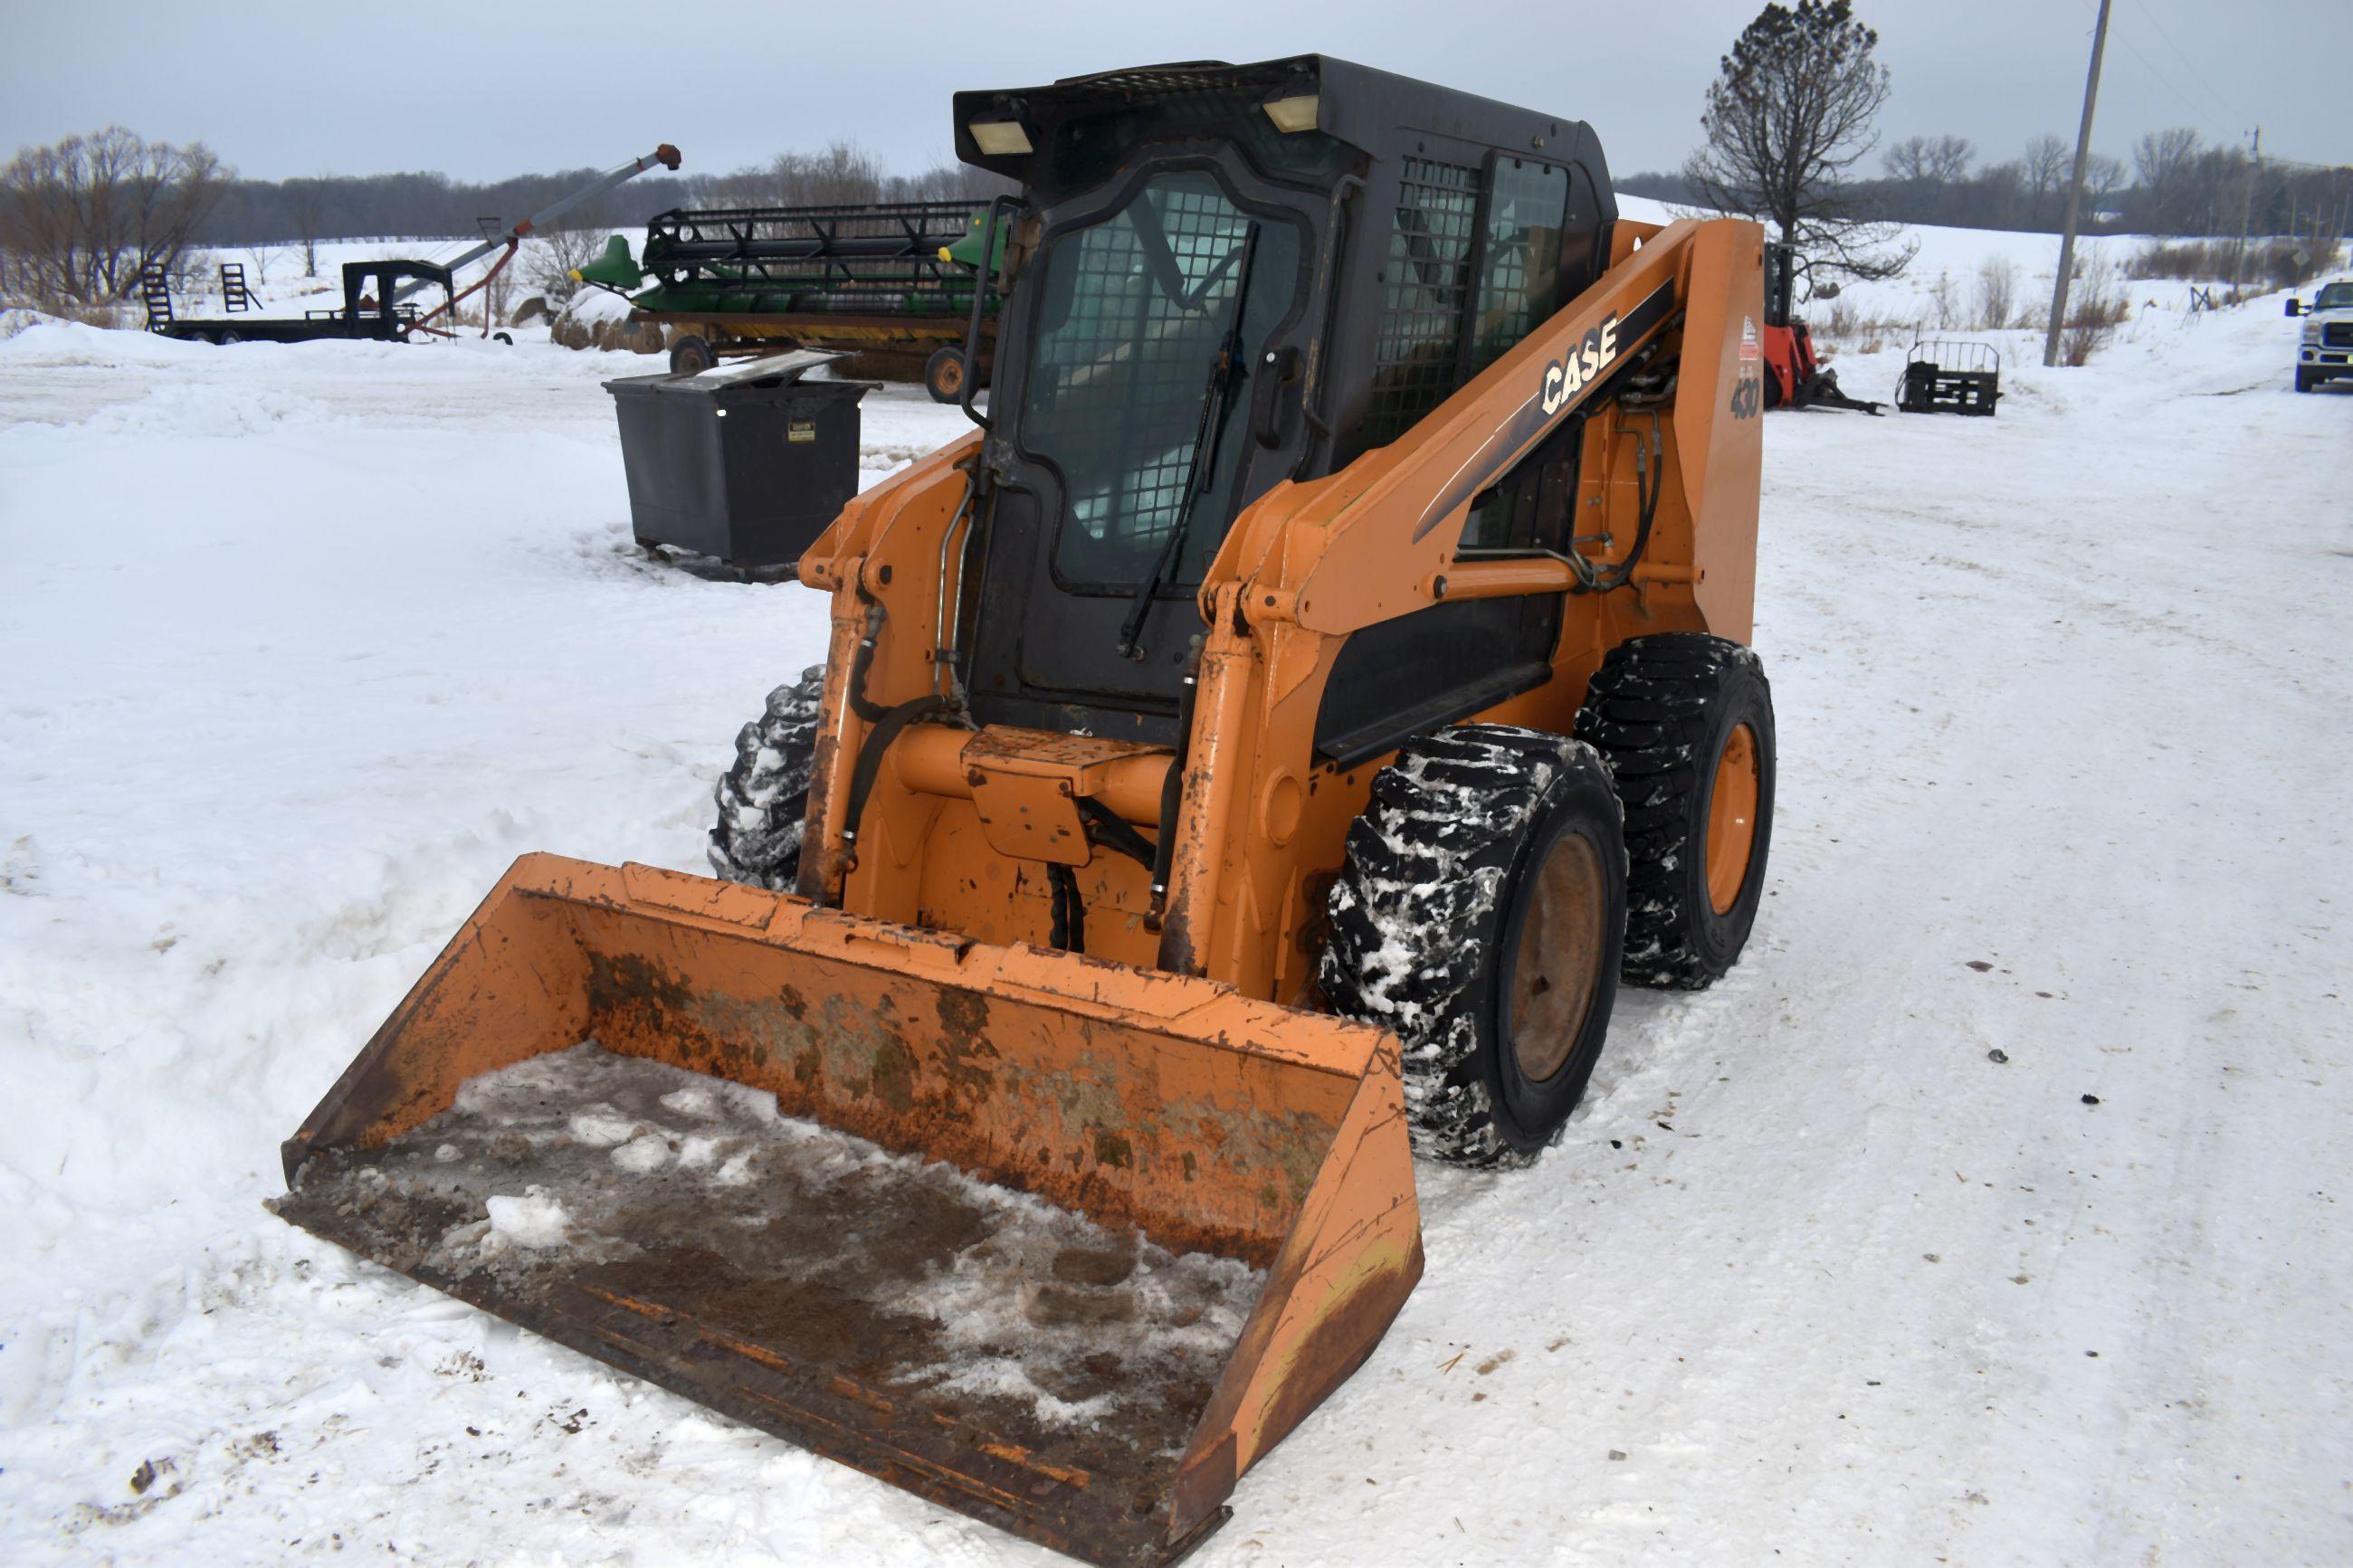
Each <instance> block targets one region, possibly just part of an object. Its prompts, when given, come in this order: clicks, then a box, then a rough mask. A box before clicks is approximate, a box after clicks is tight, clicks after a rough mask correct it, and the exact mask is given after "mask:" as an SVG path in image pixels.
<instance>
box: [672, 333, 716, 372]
mask: <svg viewBox="0 0 2353 1568" xmlns="http://www.w3.org/2000/svg"><path fill="white" fill-rule="evenodd" d="M717 363H719V356H718V355H717V354H716V353H712V349H711V344H710V343H709V342H706V341H705V340H703V339H702V338H699V337H697V336H695V335H694V334H693V333H692V332H689V333H688V334H687V335H686V336H684V337H682V338H681V339H679V340H678V342H675V343H672V344H671V345H670V374H672V375H701V374H702V373H703V372H704V371H706V370H709V369H710V368H711V367H712V365H715V364H717Z"/></svg>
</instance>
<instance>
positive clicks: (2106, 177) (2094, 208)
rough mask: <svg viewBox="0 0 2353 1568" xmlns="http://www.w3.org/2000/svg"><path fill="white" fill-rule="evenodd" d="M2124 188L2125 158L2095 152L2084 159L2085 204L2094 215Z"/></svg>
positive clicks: (2097, 214) (2098, 213) (2085, 207)
mask: <svg viewBox="0 0 2353 1568" xmlns="http://www.w3.org/2000/svg"><path fill="white" fill-rule="evenodd" d="M2124 188H2125V163H2124V160H2123V159H2121V158H2111V157H2109V156H2108V155H2107V154H2106V153H2093V154H2092V155H2091V156H2090V157H2089V158H2087V159H2085V160H2084V209H2085V211H2087V212H2088V213H2090V214H2091V215H2092V216H2094V217H2097V216H2099V215H2100V213H2101V212H2102V211H2103V210H2105V208H2106V206H2107V205H2108V203H2109V202H2111V201H2113V200H2115V199H2116V193H2117V192H2118V191H2121V190H2123V189H2124Z"/></svg>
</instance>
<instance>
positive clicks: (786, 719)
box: [711, 664, 825, 893]
mask: <svg viewBox="0 0 2353 1568" xmlns="http://www.w3.org/2000/svg"><path fill="white" fill-rule="evenodd" d="M824 696H825V666H823V665H821V664H820V665H813V666H811V667H810V668H807V669H805V670H803V671H802V672H801V678H800V679H798V680H797V681H794V682H793V683H792V684H791V685H789V686H779V687H777V688H776V689H775V690H774V691H771V692H769V693H768V702H767V708H766V710H765V711H764V712H763V713H762V714H761V715H760V717H759V718H757V719H754V720H753V721H751V722H750V723H749V724H746V725H744V728H743V729H742V730H741V731H738V732H737V733H736V736H735V762H734V764H733V766H732V767H730V768H729V769H728V770H727V771H726V772H725V773H723V774H721V775H720V778H719V786H718V788H717V789H716V790H714V791H713V792H712V795H713V798H714V799H715V800H716V801H717V803H718V805H719V821H718V823H717V825H716V826H713V827H712V829H711V868H712V871H713V872H714V873H716V874H717V875H718V876H721V877H723V878H724V879H727V880H728V881H731V882H744V883H746V884H749V885H750V886H752V887H754V888H768V889H773V890H775V891H776V892H780V893H789V892H791V891H792V890H793V884H794V881H795V879H797V877H798V876H799V875H800V868H801V829H802V826H803V821H802V819H803V818H804V817H806V816H807V815H808V791H809V778H810V775H811V773H812V772H813V770H814V767H815V763H816V758H817V722H818V707H819V705H820V703H821V702H822V701H823V700H824Z"/></svg>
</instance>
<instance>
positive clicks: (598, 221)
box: [197, 142, 1006, 247]
mask: <svg viewBox="0 0 2353 1568" xmlns="http://www.w3.org/2000/svg"><path fill="white" fill-rule="evenodd" d="M597 173H598V171H596V170H595V169H568V170H565V171H562V172H560V173H557V174H519V175H516V176H515V177H513V178H512V179H506V180H499V181H496V182H493V183H491V184H469V183H467V182H464V181H460V180H453V179H450V178H449V177H448V175H446V174H352V175H324V176H321V177H318V178H315V179H292V180H245V179H230V180H227V181H226V182H224V188H223V190H222V192H221V197H220V201H219V203H218V205H216V206H215V207H214V208H213V210H212V214H211V216H210V217H209V218H208V219H207V220H206V222H205V224H204V225H203V226H202V227H200V228H199V229H198V231H197V239H198V242H199V243H202V244H206V245H211V246H217V247H237V246H251V245H278V244H283V245H300V244H301V243H302V242H303V241H305V240H322V239H357V238H372V237H376V236H380V235H413V236H417V237H453V238H454V237H461V236H464V237H470V236H474V235H479V234H482V233H484V232H486V231H487V232H489V233H492V234H495V233H497V232H498V231H499V230H500V229H501V228H502V227H504V226H507V225H509V224H512V223H514V222H516V221H517V220H519V219H522V218H525V217H528V216H531V215H532V214H533V213H535V212H537V211H539V210H540V209H541V208H543V207H544V206H546V205H549V204H550V203H552V202H554V201H557V200H559V199H560V198H562V197H563V196H564V195H565V194H566V193H567V192H570V191H575V190H577V189H578V188H579V187H581V186H582V185H585V184H587V183H588V182H589V181H591V180H593V179H595V178H596V174H597ZM1005 188H1006V186H1005V185H1004V183H1003V182H1001V181H998V180H997V179H996V178H995V177H994V176H992V175H989V174H984V173H982V172H981V171H980V170H977V169H972V168H967V167H965V166H964V165H962V164H949V165H944V166H942V167H939V168H934V169H930V170H926V171H925V172H923V174H892V173H891V172H890V171H889V170H887V169H885V168H884V167H883V166H882V164H881V162H880V161H879V160H878V159H876V158H875V157H874V155H873V154H871V153H867V152H866V151H864V150H863V149H861V148H860V147H858V146H856V145H854V144H852V143H849V142H837V143H835V144H834V145H832V146H830V147H828V148H827V149H825V150H824V151H823V152H821V153H782V154H779V155H778V156H777V157H776V158H773V159H771V160H770V161H769V162H768V163H765V164H760V165H758V166H755V167H753V168H747V169H739V170H737V171H736V172H734V173H733V174H685V175H680V174H640V175H638V177H637V178H636V179H634V180H631V181H630V182H629V183H628V184H625V185H621V186H619V187H617V188H616V189H614V190H612V191H608V192H607V193H606V194H605V195H603V196H601V197H599V198H598V199H597V200H596V202H595V203H593V204H592V205H589V206H587V207H584V208H580V209H577V210H575V213H573V214H571V215H567V217H566V219H565V222H566V223H567V224H568V225H569V226H575V227H583V228H597V227H609V228H615V229H625V228H632V227H641V226H644V224H645V222H646V220H647V219H649V218H650V217H652V216H654V215H655V214H656V213H660V212H667V211H669V210H670V208H672V207H681V206H807V205H818V204H824V203H849V202H881V201H945V200H950V199H956V198H963V197H971V198H975V199H986V198H987V196H988V195H993V194H994V193H995V192H997V191H998V190H1002V189H1005Z"/></svg>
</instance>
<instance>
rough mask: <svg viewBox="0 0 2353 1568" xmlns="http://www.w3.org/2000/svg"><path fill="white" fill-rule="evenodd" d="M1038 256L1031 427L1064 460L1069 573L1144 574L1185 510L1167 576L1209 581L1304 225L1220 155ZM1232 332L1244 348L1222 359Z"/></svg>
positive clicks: (1063, 551)
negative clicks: (1252, 375) (1263, 200)
mask: <svg viewBox="0 0 2353 1568" xmlns="http://www.w3.org/2000/svg"><path fill="white" fill-rule="evenodd" d="M1038 265H1039V268H1040V270H1041V272H1042V273H1043V277H1042V279H1041V280H1040V287H1041V288H1042V289H1043V297H1042V300H1041V301H1040V310H1039V330H1038V333H1037V337H1036V340H1035V342H1036V347H1035V349H1034V351H1033V352H1032V354H1031V357H1030V363H1029V379H1028V384H1027V385H1026V386H1025V387H1024V388H1023V391H1022V399H1021V410H1020V416H1019V417H1020V426H1019V437H1020V441H1021V445H1022V446H1023V447H1025V448H1027V449H1028V450H1029V451H1030V452H1031V453H1033V454H1035V455H1036V456H1038V457H1039V458H1043V459H1044V460H1046V461H1048V462H1050V463H1051V464H1052V465H1053V466H1054V467H1055V468H1056V469H1057V470H1058V471H1059V472H1060V476H1061V479H1062V486H1063V494H1064V511H1063V517H1062V520H1061V526H1060V529H1059V531H1058V533H1057V539H1056V542H1055V547H1054V565H1055V568H1056V571H1057V573H1058V574H1060V576H1061V577H1063V578H1064V579H1066V580H1071V581H1075V582H1081V583H1102V584H1138V583H1142V582H1144V581H1145V579H1146V578H1148V577H1149V576H1150V575H1151V574H1152V571H1153V568H1154V566H1155V563H1158V562H1160V561H1161V560H1162V559H1163V558H1164V547H1165V546H1166V545H1167V544H1168V542H1169V537H1170V535H1171V533H1172V532H1174V531H1176V530H1177V529H1178V528H1179V527H1180V525H1181V526H1182V529H1183V534H1182V537H1181V540H1180V541H1179V545H1180V547H1179V548H1178V549H1177V550H1176V551H1175V552H1170V553H1167V554H1166V560H1167V562H1168V570H1167V574H1166V581H1167V582H1169V583H1172V584H1194V583H1198V582H1199V581H1200V580H1201V577H1202V575H1203V574H1204V573H1206V572H1207V570H1208V563H1209V560H1210V558H1211V557H1212V556H1214V555H1215V554H1216V552H1217V547H1218V544H1219V539H1220V537H1221V536H1222V534H1223V532H1224V528H1225V524H1226V522H1227V521H1228V519H1227V515H1226V514H1227V511H1228V510H1229V507H1230V505H1231V500H1232V489H1231V487H1232V484H1233V481H1234V475H1235V473H1236V471H1237V470H1238V469H1239V468H1240V461H1241V457H1242V448H1243V447H1244V446H1245V445H1246V444H1247V442H1246V440H1245V439H1244V437H1242V435H1241V433H1240V430H1239V428H1229V426H1235V425H1236V414H1235V411H1236V410H1237V409H1239V408H1243V407H1247V406H1248V405H1249V401H1250V392H1249V387H1248V381H1247V374H1248V372H1249V370H1250V366H1251V364H1252V363H1253V362H1254V361H1255V359H1256V353H1255V351H1256V350H1257V349H1258V347H1259V345H1261V343H1262V342H1264V341H1265V339H1266V336H1267V334H1268V333H1269V332H1270V331H1272V330H1273V328H1274V326H1275V324H1276V323H1277V322H1278V321H1281V320H1282V317H1283V315H1284V313H1285V312H1286V311H1287V310H1289V308H1290V306H1291V302H1292V296H1293V291H1294V290H1295V289H1296V288H1297V286H1298V276H1299V237H1298V233H1297V231H1296V230H1295V229H1294V228H1293V226H1291V225H1290V224H1288V223H1285V222H1282V221H1281V220H1276V219H1266V218H1260V217H1255V216H1252V215H1250V213H1247V212H1245V211H1243V210H1242V209H1241V208H1240V206H1238V205H1235V204H1234V202H1233V201H1232V200H1231V199H1230V198H1229V196H1228V195H1226V193H1225V191H1224V189H1223V187H1221V186H1220V185H1219V183H1218V181H1217V179H1216V177H1215V176H1214V175H1212V174H1208V172H1207V171H1204V170H1183V171H1176V172H1170V173H1166V174H1157V175H1155V176H1154V177H1153V178H1151V179H1150V180H1148V181H1146V182H1145V184H1143V185H1142V186H1140V187H1138V189H1137V191H1136V193H1135V195H1134V197H1133V198H1132V199H1131V200H1130V201H1129V202H1128V203H1127V204H1126V205H1124V206H1122V207H1121V208H1120V209H1119V210H1118V211H1117V212H1115V213H1113V214H1111V215H1110V216H1106V217H1104V218H1103V219H1102V220H1100V221H1098V222H1096V223H1094V224H1092V225H1090V226H1087V227H1085V228H1082V229H1077V230H1074V231H1072V232H1070V233H1067V234H1064V235H1062V236H1060V237H1059V238H1057V239H1055V240H1054V241H1053V243H1052V244H1051V245H1050V246H1049V247H1047V249H1046V252H1045V254H1044V256H1043V257H1042V258H1040V259H1039V263H1038ZM1238 318H1239V319H1238ZM1229 336H1230V337H1231V338H1232V339H1233V340H1234V342H1235V344H1236V346H1237V348H1238V349H1239V351H1240V352H1239V353H1238V355H1237V363H1236V364H1235V365H1234V367H1233V373H1232V374H1219V366H1220V363H1221V359H1220V351H1221V350H1222V348H1223V347H1224V346H1225V344H1226V343H1227V342H1228V340H1229ZM1204 437H1206V439H1204ZM1197 449H1198V450H1199V452H1200V458H1199V459H1198V461H1197V458H1196V452H1197ZM1188 493H1189V500H1188V499H1187V498H1188Z"/></svg>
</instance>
